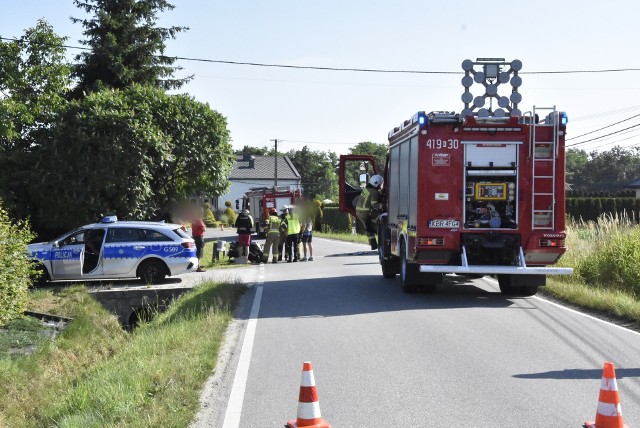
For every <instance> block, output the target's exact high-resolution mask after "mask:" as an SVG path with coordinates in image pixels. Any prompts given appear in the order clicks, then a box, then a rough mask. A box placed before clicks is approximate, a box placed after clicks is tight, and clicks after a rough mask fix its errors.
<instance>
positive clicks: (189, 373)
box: [0, 282, 245, 427]
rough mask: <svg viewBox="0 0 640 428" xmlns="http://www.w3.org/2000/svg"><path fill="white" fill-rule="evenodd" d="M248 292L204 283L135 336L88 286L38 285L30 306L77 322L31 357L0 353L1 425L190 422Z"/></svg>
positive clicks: (240, 287) (176, 424)
mask: <svg viewBox="0 0 640 428" xmlns="http://www.w3.org/2000/svg"><path fill="white" fill-rule="evenodd" d="M244 290H245V287H244V286H243V285H242V284H226V283H212V282H207V283H203V284H202V285H200V286H198V287H196V288H194V289H193V290H192V291H190V292H189V293H187V294H184V295H183V296H182V297H181V298H179V299H178V300H177V301H175V302H174V303H172V304H171V305H170V307H169V308H168V310H167V311H166V312H164V313H162V314H159V315H158V316H157V317H156V318H155V319H154V320H153V321H151V322H149V323H147V324H143V325H142V326H141V327H139V328H138V329H136V330H134V331H133V332H131V333H127V332H125V331H123V330H122V329H121V327H120V326H119V324H118V322H117V319H116V318H115V316H114V315H112V314H110V313H108V312H107V311H106V310H104V309H103V308H102V307H101V306H100V305H99V304H98V303H97V302H96V301H94V300H93V299H92V298H91V297H89V295H88V294H87V292H86V290H85V289H84V287H82V286H73V287H69V288H67V289H65V290H64V291H63V292H61V293H60V294H52V293H42V292H40V293H39V294H38V295H36V296H35V298H34V299H33V300H32V308H31V309H33V310H36V311H37V310H39V311H42V312H49V313H58V314H60V315H66V316H70V317H72V318H73V321H72V322H71V323H70V324H69V325H68V326H67V328H66V329H65V330H63V332H62V333H61V335H60V336H59V337H58V338H57V339H56V340H55V341H47V342H45V343H44V344H41V346H40V347H39V348H38V350H37V351H36V352H35V353H33V354H31V355H23V356H19V357H18V356H15V355H13V356H7V355H2V356H0V378H2V380H3V382H2V383H0V426H2V427H5V426H6V427H18V426H19V427H39V426H60V427H102V426H126V427H165V426H171V427H180V426H188V424H189V423H190V422H191V421H192V420H193V418H194V416H195V414H196V412H197V411H198V409H199V396H200V391H201V389H202V385H203V384H204V382H205V381H206V379H207V378H208V377H209V376H210V375H211V371H212V370H213V369H214V366H215V362H216V360H217V353H218V350H219V348H220V346H221V344H222V342H223V339H224V331H225V329H226V326H227V325H228V323H229V321H230V320H231V318H232V315H231V308H233V307H234V305H235V303H236V301H237V299H238V298H239V296H240V295H241V293H242V292H243V291H244Z"/></svg>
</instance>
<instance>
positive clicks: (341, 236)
mask: <svg viewBox="0 0 640 428" xmlns="http://www.w3.org/2000/svg"><path fill="white" fill-rule="evenodd" d="M313 234H314V236H317V237H318V238H327V239H337V240H338V241H347V242H357V243H359V244H367V243H368V242H369V241H368V240H367V237H366V236H365V235H352V234H350V233H349V234H347V233H334V232H330V233H323V232H318V231H314V232H313Z"/></svg>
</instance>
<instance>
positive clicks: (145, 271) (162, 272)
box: [138, 260, 167, 284]
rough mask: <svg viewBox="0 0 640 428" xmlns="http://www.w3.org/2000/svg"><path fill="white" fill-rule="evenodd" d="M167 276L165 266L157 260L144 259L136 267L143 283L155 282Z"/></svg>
mask: <svg viewBox="0 0 640 428" xmlns="http://www.w3.org/2000/svg"><path fill="white" fill-rule="evenodd" d="M166 276H167V267H166V266H165V265H164V263H162V262H161V261H159V260H146V261H144V262H142V264H141V265H140V267H139V268H138V277H139V278H140V279H141V280H142V281H144V283H145V284H155V283H157V282H160V281H162V280H163V279H164V278H165V277H166Z"/></svg>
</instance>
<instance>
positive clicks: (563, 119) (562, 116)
mask: <svg viewBox="0 0 640 428" xmlns="http://www.w3.org/2000/svg"><path fill="white" fill-rule="evenodd" d="M568 122H569V117H568V116H567V113H565V112H560V123H562V124H563V125H566V124H567V123H568Z"/></svg>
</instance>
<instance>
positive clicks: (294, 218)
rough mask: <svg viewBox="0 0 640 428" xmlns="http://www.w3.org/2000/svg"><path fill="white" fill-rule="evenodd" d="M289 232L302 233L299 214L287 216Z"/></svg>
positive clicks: (292, 233) (290, 233) (291, 233)
mask: <svg viewBox="0 0 640 428" xmlns="http://www.w3.org/2000/svg"><path fill="white" fill-rule="evenodd" d="M287 226H288V227H287V234H289V235H298V234H299V233H300V219H299V218H298V215H297V214H289V215H288V216H287Z"/></svg>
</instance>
